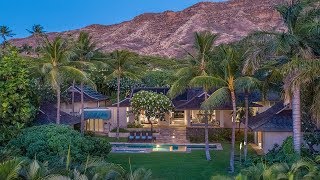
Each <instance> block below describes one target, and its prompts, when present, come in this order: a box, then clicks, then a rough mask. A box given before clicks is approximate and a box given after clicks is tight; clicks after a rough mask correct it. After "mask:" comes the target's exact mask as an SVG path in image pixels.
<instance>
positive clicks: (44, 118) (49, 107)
mask: <svg viewBox="0 0 320 180" xmlns="http://www.w3.org/2000/svg"><path fill="white" fill-rule="evenodd" d="M56 117H57V108H56V107H55V106H54V105H53V104H52V103H43V104H42V105H41V106H40V108H39V111H38V114H37V116H36V118H35V121H34V124H36V125H43V124H54V123H56ZM60 123H61V124H65V125H75V124H78V123H80V118H79V117H75V116H71V115H70V114H68V113H65V112H63V111H60Z"/></svg>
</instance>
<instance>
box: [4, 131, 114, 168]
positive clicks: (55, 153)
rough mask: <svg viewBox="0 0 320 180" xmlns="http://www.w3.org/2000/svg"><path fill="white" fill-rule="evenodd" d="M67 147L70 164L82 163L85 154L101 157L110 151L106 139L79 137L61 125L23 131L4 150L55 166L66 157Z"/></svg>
mask: <svg viewBox="0 0 320 180" xmlns="http://www.w3.org/2000/svg"><path fill="white" fill-rule="evenodd" d="M69 146H70V151H71V158H72V161H74V162H83V161H84V160H85V159H86V158H87V156H88V155H90V156H93V157H100V158H105V157H106V156H107V155H108V153H109V152H110V150H111V145H110V144H109V142H108V141H107V140H104V139H102V138H97V137H90V136H83V135H81V134H80V133H79V132H78V131H75V130H73V129H71V128H70V127H69V126H64V125H43V126H34V127H31V128H27V129H25V130H23V132H22V133H21V134H20V135H19V136H17V137H16V138H15V139H13V140H11V141H10V142H9V143H8V145H7V146H6V149H8V150H10V151H13V152H15V153H16V155H21V156H26V157H28V158H30V159H33V158H35V157H36V158H37V160H39V161H43V162H44V161H48V162H49V163H56V162H59V161H60V160H61V159H63V158H65V157H66V156H67V152H68V148H69Z"/></svg>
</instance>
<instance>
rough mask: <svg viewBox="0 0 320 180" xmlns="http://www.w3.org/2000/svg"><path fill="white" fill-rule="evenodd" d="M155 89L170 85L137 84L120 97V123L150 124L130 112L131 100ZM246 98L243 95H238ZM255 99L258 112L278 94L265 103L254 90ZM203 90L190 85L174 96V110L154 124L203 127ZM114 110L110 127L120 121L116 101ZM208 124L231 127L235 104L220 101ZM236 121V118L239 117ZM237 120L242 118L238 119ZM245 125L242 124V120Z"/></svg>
mask: <svg viewBox="0 0 320 180" xmlns="http://www.w3.org/2000/svg"><path fill="white" fill-rule="evenodd" d="M142 90H144V91H152V92H155V93H161V94H167V93H168V91H169V88H166V87H164V88H148V87H147V88H146V87H144V88H135V89H133V90H132V91H131V94H130V95H129V96H128V97H126V98H125V99H124V100H122V101H120V104H119V106H120V111H119V116H120V118H119V119H120V127H122V128H126V127H127V124H128V123H133V122H137V121H138V122H139V123H140V124H146V125H147V124H150V122H149V121H148V120H147V118H146V117H145V116H144V115H140V116H139V117H135V116H134V115H133V114H130V113H129V112H130V110H131V107H130V106H131V104H130V100H131V98H132V97H133V95H134V94H135V93H137V92H139V91H142ZM238 98H239V99H243V95H242V96H241V95H240V96H239V97H238ZM249 98H251V99H253V100H252V103H250V107H253V108H254V110H255V112H259V111H263V110H265V109H267V108H269V107H270V106H271V105H272V104H273V103H274V102H275V101H276V100H277V99H278V96H276V97H269V101H268V102H270V103H262V102H260V101H261V94H251V95H250V97H249ZM204 99H205V97H204V93H203V91H202V90H201V89H195V88H193V89H188V90H186V91H185V92H184V93H183V94H181V95H179V96H177V97H175V98H174V99H172V103H173V105H174V111H172V112H170V113H168V114H166V115H165V118H164V120H160V119H157V118H155V119H152V120H151V121H152V124H153V125H158V126H166V127H174V126H185V127H203V125H204V121H203V117H204V112H203V110H201V104H202V103H203V102H204ZM108 108H109V109H110V110H111V114H112V116H111V119H110V124H111V125H109V126H111V129H113V128H115V127H116V121H117V104H113V105H112V106H110V107H108ZM209 114H210V115H209V126H210V127H214V128H232V106H231V103H226V104H224V105H221V106H219V107H217V108H215V109H214V110H212V111H210V113H209ZM236 121H237V120H236ZM237 123H238V124H239V123H240V122H237ZM240 126H241V127H243V125H242V124H240Z"/></svg>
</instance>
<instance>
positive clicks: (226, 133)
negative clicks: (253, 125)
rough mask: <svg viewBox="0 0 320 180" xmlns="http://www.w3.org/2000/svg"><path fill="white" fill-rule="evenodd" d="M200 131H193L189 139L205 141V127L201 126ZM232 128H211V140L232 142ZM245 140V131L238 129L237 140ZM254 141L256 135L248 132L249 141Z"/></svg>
mask: <svg viewBox="0 0 320 180" xmlns="http://www.w3.org/2000/svg"><path fill="white" fill-rule="evenodd" d="M198 130H199V131H197V132H193V133H192V134H190V135H189V136H188V139H189V140H190V142H192V143H203V142H204V129H203V128H199V129H198ZM231 133H232V130H231V129H227V128H216V129H209V142H222V141H224V142H226V141H227V142H230V141H231ZM243 140H244V131H243V130H240V131H238V130H236V141H237V142H240V141H243ZM253 141H254V135H253V133H252V132H248V142H249V143H251V142H253Z"/></svg>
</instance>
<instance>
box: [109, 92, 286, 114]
mask: <svg viewBox="0 0 320 180" xmlns="http://www.w3.org/2000/svg"><path fill="white" fill-rule="evenodd" d="M142 90H144V91H151V92H156V93H161V94H167V93H168V91H169V88H168V87H139V88H134V89H132V91H131V93H130V95H129V96H128V97H126V98H125V99H123V100H122V101H120V103H119V105H120V107H130V100H131V98H132V96H133V95H134V94H135V93H137V92H139V91H142ZM266 99H267V100H269V101H279V99H280V95H279V94H278V93H275V92H269V93H268V94H267V97H266ZM237 100H238V102H241V101H243V100H244V93H237ZM249 100H250V106H251V107H260V106H261V105H258V104H256V103H253V102H258V101H261V100H262V94H261V93H260V92H258V91H257V92H253V93H250V95H249ZM203 101H204V96H203V90H202V89H201V88H191V89H187V90H186V91H185V92H184V93H183V94H181V95H178V96H177V97H175V98H174V99H173V100H172V103H173V105H174V106H175V108H176V109H180V110H183V109H193V110H196V109H201V103H202V102H203ZM112 106H117V103H115V104H113V105H112ZM216 109H217V110H231V109H232V106H231V103H226V104H224V105H221V106H220V107H217V108H216Z"/></svg>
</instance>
